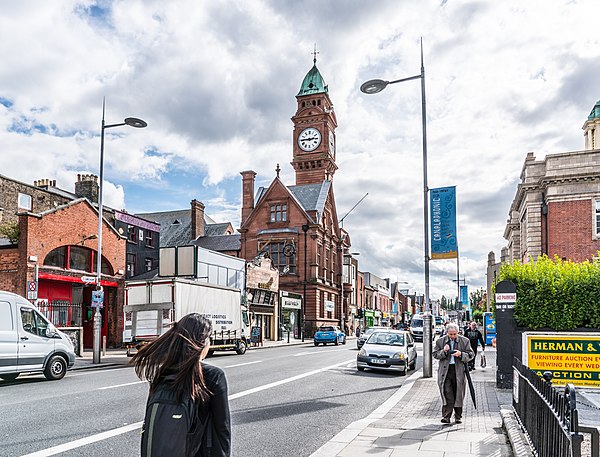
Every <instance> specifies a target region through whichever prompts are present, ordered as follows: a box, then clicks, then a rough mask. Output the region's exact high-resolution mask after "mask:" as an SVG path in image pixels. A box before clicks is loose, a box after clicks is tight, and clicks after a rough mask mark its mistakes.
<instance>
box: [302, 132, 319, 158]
mask: <svg viewBox="0 0 600 457" xmlns="http://www.w3.org/2000/svg"><path fill="white" fill-rule="evenodd" d="M320 144H321V132H319V131H318V130H317V129H316V128H314V127H308V128H306V129H304V130H302V131H301V132H300V135H298V146H300V149H302V150H303V151H307V152H310V151H314V150H315V149H317V148H318V147H319V145H320Z"/></svg>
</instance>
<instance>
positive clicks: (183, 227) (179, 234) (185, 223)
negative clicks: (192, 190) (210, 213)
mask: <svg viewBox="0 0 600 457" xmlns="http://www.w3.org/2000/svg"><path fill="white" fill-rule="evenodd" d="M136 216H139V217H143V218H144V219H147V220H149V221H152V222H156V223H157V224H160V246H161V247H169V246H183V245H186V244H189V243H190V241H191V240H192V210H191V209H183V210H179V211H161V212H158V213H140V214H136ZM204 222H205V223H206V217H205V220H204Z"/></svg>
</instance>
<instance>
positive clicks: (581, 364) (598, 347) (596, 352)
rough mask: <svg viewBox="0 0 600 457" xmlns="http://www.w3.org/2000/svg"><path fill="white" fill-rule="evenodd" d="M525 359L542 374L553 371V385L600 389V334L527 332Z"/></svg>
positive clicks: (524, 336)
mask: <svg viewBox="0 0 600 457" xmlns="http://www.w3.org/2000/svg"><path fill="white" fill-rule="evenodd" d="M523 353H524V354H523V360H525V361H526V362H527V366H528V367H529V368H530V369H532V370H534V371H535V372H537V373H538V375H540V376H541V375H542V374H543V373H544V371H551V372H552V376H553V378H552V384H553V385H558V386H560V385H566V384H567V383H572V384H574V385H579V386H586V387H600V334H598V333H592V334H590V333H554V334H548V333H543V334H542V333H524V334H523Z"/></svg>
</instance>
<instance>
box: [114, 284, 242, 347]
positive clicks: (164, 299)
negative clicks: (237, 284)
mask: <svg viewBox="0 0 600 457" xmlns="http://www.w3.org/2000/svg"><path fill="white" fill-rule="evenodd" d="M123 310H124V314H125V316H124V317H125V319H124V321H125V328H124V332H123V342H124V343H125V344H126V346H127V355H128V356H129V355H131V354H132V349H133V348H136V349H139V348H140V347H141V346H142V345H143V344H146V343H148V342H150V341H153V340H155V339H156V338H158V337H159V336H160V335H162V334H163V333H165V332H166V331H167V330H168V329H169V328H170V327H171V326H172V324H173V323H174V322H176V321H178V320H179V319H181V318H182V317H183V316H185V315H186V314H189V313H198V314H201V315H203V316H204V317H206V318H208V319H210V320H211V322H212V327H213V332H212V334H211V337H210V339H211V349H210V352H209V354H210V353H212V352H213V351H215V350H217V351H219V350H235V351H236V352H237V353H238V354H244V353H245V352H246V349H247V347H248V343H249V340H250V322H249V319H248V309H247V308H246V306H245V305H244V304H243V303H242V293H241V291H240V289H236V288H231V287H224V286H218V285H214V284H207V283H206V282H201V281H196V280H189V279H183V278H175V277H172V278H156V279H151V280H136V281H127V282H126V287H125V306H124V307H123Z"/></svg>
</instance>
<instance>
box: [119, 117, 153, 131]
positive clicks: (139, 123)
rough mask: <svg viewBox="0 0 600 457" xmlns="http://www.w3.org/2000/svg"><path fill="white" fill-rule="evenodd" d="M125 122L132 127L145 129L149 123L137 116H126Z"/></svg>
mask: <svg viewBox="0 0 600 457" xmlns="http://www.w3.org/2000/svg"><path fill="white" fill-rule="evenodd" d="M123 122H125V124H126V125H128V126H130V127H135V128H136V129H143V128H144V127H146V126H147V125H148V123H147V122H146V121H143V120H142V119H138V118H137V117H126V118H125V120H124V121H123Z"/></svg>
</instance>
